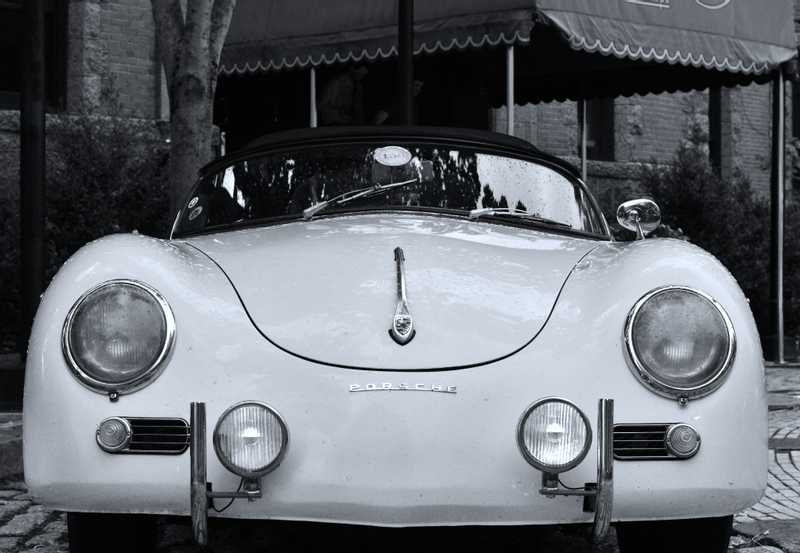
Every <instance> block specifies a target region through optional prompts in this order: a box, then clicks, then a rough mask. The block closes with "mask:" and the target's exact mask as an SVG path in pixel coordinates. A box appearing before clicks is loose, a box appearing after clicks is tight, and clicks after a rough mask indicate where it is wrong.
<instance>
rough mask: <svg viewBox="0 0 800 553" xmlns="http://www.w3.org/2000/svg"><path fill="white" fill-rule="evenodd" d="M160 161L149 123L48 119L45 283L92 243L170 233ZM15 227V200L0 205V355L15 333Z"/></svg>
mask: <svg viewBox="0 0 800 553" xmlns="http://www.w3.org/2000/svg"><path fill="white" fill-rule="evenodd" d="M167 157H168V150H167V145H166V143H165V142H164V140H162V139H161V138H160V133H159V131H158V130H157V129H156V128H155V127H154V125H153V123H152V122H148V121H141V120H140V121H137V120H133V119H124V118H121V117H116V116H115V117H101V116H94V115H90V114H86V113H84V114H79V115H76V116H63V117H60V118H57V119H55V118H53V119H51V120H50V121H48V143H47V163H48V167H47V184H46V186H47V190H46V198H47V200H46V201H47V205H46V210H47V219H46V233H45V239H46V243H47V263H48V265H47V274H46V282H49V281H50V279H51V278H52V277H53V275H55V273H56V271H57V270H58V268H59V267H60V266H61V264H62V263H64V261H66V259H67V258H68V257H69V256H70V255H72V254H73V253H74V252H75V251H76V250H78V249H79V248H80V247H81V246H83V245H84V244H86V243H87V242H89V241H91V240H94V239H96V238H99V237H101V236H105V235H107V234H111V233H115V232H130V231H133V230H138V231H139V232H142V233H143V234H149V235H154V236H164V235H166V234H167V233H168V232H169V224H170V223H171V221H170V220H169V219H170V218H169V210H168V205H169V201H168V195H167V189H166V186H167V185H166V168H167ZM12 186H14V188H16V183H13V184H12ZM18 229H19V204H18V202H17V201H10V198H9V201H2V202H0V313H2V316H0V351H2V350H5V351H9V350H16V346H17V344H16V342H17V341H18V336H19V333H20V332H21V330H22V329H21V328H20V323H21V321H20V301H19V299H20V292H19V233H18V232H19V231H18Z"/></svg>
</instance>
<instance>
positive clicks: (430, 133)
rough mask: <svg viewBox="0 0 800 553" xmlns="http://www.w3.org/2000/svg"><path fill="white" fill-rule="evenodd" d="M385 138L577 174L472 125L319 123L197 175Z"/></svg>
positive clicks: (253, 145)
mask: <svg viewBox="0 0 800 553" xmlns="http://www.w3.org/2000/svg"><path fill="white" fill-rule="evenodd" d="M387 141H390V142H391V141H398V142H400V141H408V142H432V141H437V142H438V141H442V142H447V143H450V144H454V145H456V144H457V145H464V146H473V147H484V148H487V147H488V148H491V149H498V150H503V151H506V152H508V153H510V154H516V155H521V156H525V157H532V158H536V159H540V160H543V161H548V162H550V163H552V164H555V165H558V166H559V167H562V168H563V169H565V170H566V171H567V172H569V173H570V174H572V175H573V176H574V177H576V178H577V177H578V176H579V173H578V170H577V169H576V168H575V167H574V166H573V165H572V164H570V163H567V162H566V161H564V160H562V159H560V158H557V157H555V156H553V155H551V154H547V153H545V152H542V151H541V150H539V149H538V148H536V147H535V146H534V145H532V144H531V143H529V142H526V141H525V140H522V139H520V138H515V137H513V136H509V135H506V134H500V133H495V132H489V131H479V130H475V129H459V128H454V127H414V126H403V127H401V126H386V127H384V126H361V127H318V128H306V129H296V130H291V131H282V132H276V133H272V134H267V135H264V136H262V137H260V138H257V139H255V140H253V141H252V142H250V143H248V144H247V145H246V146H244V147H243V148H242V149H240V150H237V151H235V152H233V153H231V154H230V155H227V156H225V157H222V158H219V159H217V160H215V161H212V162H211V163H209V164H208V165H206V166H205V167H203V168H202V169H201V170H200V175H201V176H205V175H208V174H211V173H215V172H217V171H220V170H222V169H224V168H225V167H227V166H228V165H230V164H231V163H232V162H234V161H237V160H241V159H247V158H248V157H252V156H253V155H255V154H263V153H266V152H269V151H271V150H277V149H284V148H291V147H292V146H313V145H323V144H336V143H348V142H387Z"/></svg>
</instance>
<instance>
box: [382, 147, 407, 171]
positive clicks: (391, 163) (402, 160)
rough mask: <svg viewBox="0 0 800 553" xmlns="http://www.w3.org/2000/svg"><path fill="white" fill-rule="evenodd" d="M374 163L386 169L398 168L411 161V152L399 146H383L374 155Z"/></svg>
mask: <svg viewBox="0 0 800 553" xmlns="http://www.w3.org/2000/svg"><path fill="white" fill-rule="evenodd" d="M374 156H375V161H377V162H378V163H380V164H381V165H386V166H387V167H400V166H401V165H405V164H406V163H408V162H409V161H411V152H409V151H408V150H406V149H405V148H401V147H400V146H384V147H383V148H378V149H376V150H375V153H374Z"/></svg>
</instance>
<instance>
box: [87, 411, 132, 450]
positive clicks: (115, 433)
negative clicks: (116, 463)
mask: <svg viewBox="0 0 800 553" xmlns="http://www.w3.org/2000/svg"><path fill="white" fill-rule="evenodd" d="M95 439H96V440H97V445H99V446H100V449H102V450H103V451H108V452H109V453H113V452H115V451H120V450H123V449H125V448H126V447H128V444H130V442H131V425H130V424H129V423H128V421H126V420H125V419H122V418H120V417H110V418H107V419H106V420H104V421H103V422H101V423H100V426H98V427H97V432H96V433H95Z"/></svg>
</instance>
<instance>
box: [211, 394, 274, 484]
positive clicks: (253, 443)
mask: <svg viewBox="0 0 800 553" xmlns="http://www.w3.org/2000/svg"><path fill="white" fill-rule="evenodd" d="M288 441H289V434H288V432H287V430H286V424H284V422H283V419H281V417H280V415H278V413H276V412H275V411H274V410H273V409H272V408H270V407H269V406H267V405H264V404H263V403H258V402H255V401H245V402H243V403H237V404H236V405H234V406H232V407H230V408H229V409H228V410H227V411H225V412H224V413H223V414H222V416H221V417H220V418H219V421H218V422H217V426H216V428H214V451H216V453H217V457H218V458H219V460H220V462H221V463H222V464H223V465H225V468H227V469H228V470H229V471H231V472H233V473H234V474H238V475H239V476H242V477H244V478H257V477H259V476H263V475H264V474H266V473H268V472H270V471H271V470H273V469H275V468H276V467H277V466H278V465H279V464H280V462H281V459H282V458H283V455H284V453H285V452H286V444H287V442H288Z"/></svg>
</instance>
